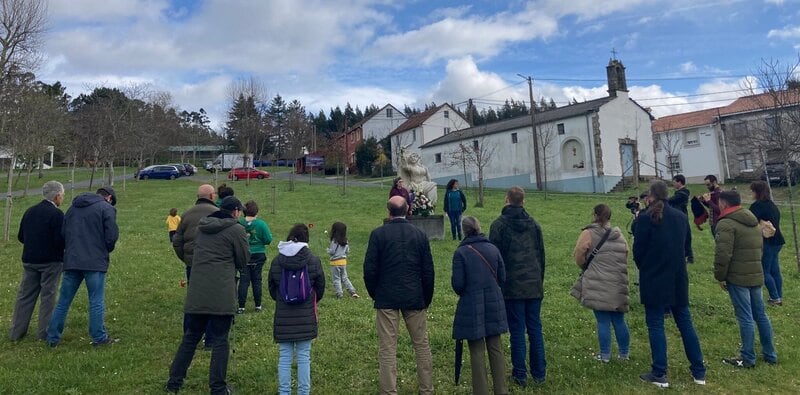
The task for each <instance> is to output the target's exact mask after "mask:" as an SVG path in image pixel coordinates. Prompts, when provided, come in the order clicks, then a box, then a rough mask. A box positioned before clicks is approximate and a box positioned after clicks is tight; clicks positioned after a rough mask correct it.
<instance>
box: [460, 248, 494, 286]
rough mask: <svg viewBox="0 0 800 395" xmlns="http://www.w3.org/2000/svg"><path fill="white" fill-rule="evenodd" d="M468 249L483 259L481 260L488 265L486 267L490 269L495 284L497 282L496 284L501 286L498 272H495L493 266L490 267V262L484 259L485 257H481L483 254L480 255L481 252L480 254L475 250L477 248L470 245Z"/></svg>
mask: <svg viewBox="0 0 800 395" xmlns="http://www.w3.org/2000/svg"><path fill="white" fill-rule="evenodd" d="M467 247H469V249H470V250H472V251H473V252H475V254H477V255H478V256H479V257H480V258H481V260H482V261H483V263H484V264H485V265H486V267H488V268H489V271H490V272H492V277H494V282H496V283H497V284H498V285H499V284H500V282H499V281H497V272H495V270H494V268H493V267H492V265H490V264H489V262H488V261H486V258H484V257H483V255H481V253H480V252H478V250H476V249H475V247H473V246H471V245H469V244H467Z"/></svg>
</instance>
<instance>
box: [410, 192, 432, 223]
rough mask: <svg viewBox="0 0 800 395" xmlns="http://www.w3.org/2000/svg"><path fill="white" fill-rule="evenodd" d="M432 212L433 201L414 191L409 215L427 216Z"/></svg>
mask: <svg viewBox="0 0 800 395" xmlns="http://www.w3.org/2000/svg"><path fill="white" fill-rule="evenodd" d="M431 214H433V203H431V200H430V199H428V197H427V196H425V194H424V193H422V192H414V205H413V207H412V208H411V215H419V216H423V217H427V216H429V215H431Z"/></svg>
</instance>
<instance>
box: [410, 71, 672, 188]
mask: <svg viewBox="0 0 800 395" xmlns="http://www.w3.org/2000/svg"><path fill="white" fill-rule="evenodd" d="M607 74H608V81H609V90H608V91H609V96H607V97H603V98H600V99H595V100H590V101H587V102H583V103H577V104H572V105H568V106H564V107H559V108H556V109H553V110H549V111H544V112H541V113H536V114H535V121H536V129H537V132H538V133H539V136H540V153H541V155H540V157H541V158H540V163H541V165H540V172H541V180H542V184H541V185H542V188H544V187H545V180H546V188H547V189H548V190H553V191H564V192H602V193H607V192H610V191H611V190H612V189H614V187H616V186H617V185H618V184H621V183H622V182H623V179H626V180H630V181H631V182H632V181H633V179H635V178H638V177H648V178H649V177H654V176H655V175H656V170H655V153H654V151H653V136H652V132H651V129H650V125H651V120H652V117H651V115H650V113H649V112H648V111H646V110H645V109H644V108H642V107H641V106H639V105H638V104H637V103H636V102H634V101H633V100H632V99H630V98H629V97H628V90H627V83H626V81H625V68H624V66H623V65H622V63H621V62H619V61H618V60H612V61H610V62H609V64H608V67H607ZM531 130H532V129H531V117H530V116H527V115H526V116H522V117H517V118H513V119H509V120H506V121H501V122H496V123H493V124H489V125H481V126H476V127H472V128H468V129H463V130H460V131H456V132H452V133H450V134H448V135H445V136H442V137H440V138H438V139H436V140H433V141H428V142H426V143H424V144H423V145H422V146H421V150H422V161H423V163H425V164H426V166H428V171H429V172H430V174H431V177H432V178H433V179H434V181H436V182H437V183H439V184H445V183H446V182H447V181H448V180H449V179H451V178H455V179H457V180H459V182H460V183H461V184H464V183H465V181H466V183H467V184H469V185H474V184H475V183H476V182H477V178H478V174H477V169H476V167H475V166H474V165H471V164H467V165H466V169H465V166H464V164H463V163H459V161H458V159H457V157H458V155H457V154H455V155H454V153H457V152H458V151H459V150H460V149H462V147H465V148H466V149H470V150H473V152H474V150H475V149H476V148H477V149H478V150H482V151H483V152H486V151H493V155H492V158H491V160H490V161H488V163H487V165H486V166H485V169H484V180H485V184H486V186H487V187H496V188H507V187H510V186H514V185H518V186H521V187H523V188H526V189H538V188H537V180H536V172H535V170H534V159H533V158H534V154H533V146H534V145H533V134H532V131H531ZM454 158H455V159H454ZM465 170H466V171H465ZM465 173H466V175H465ZM465 178H466V180H465Z"/></svg>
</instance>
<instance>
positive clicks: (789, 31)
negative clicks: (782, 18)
mask: <svg viewBox="0 0 800 395" xmlns="http://www.w3.org/2000/svg"><path fill="white" fill-rule="evenodd" d="M773 37H776V38H784V39H787V38H800V26H786V27H784V28H783V29H772V30H770V31H769V33H767V38H773Z"/></svg>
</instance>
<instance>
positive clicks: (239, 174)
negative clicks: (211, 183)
mask: <svg viewBox="0 0 800 395" xmlns="http://www.w3.org/2000/svg"><path fill="white" fill-rule="evenodd" d="M248 177H249V178H250V179H251V180H255V179H257V180H263V179H265V178H269V173H267V172H266V171H264V170H259V169H256V168H253V167H234V168H233V169H231V171H230V173H228V179H229V180H234V181H237V180H242V179H244V180H246V179H247V178H248Z"/></svg>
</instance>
